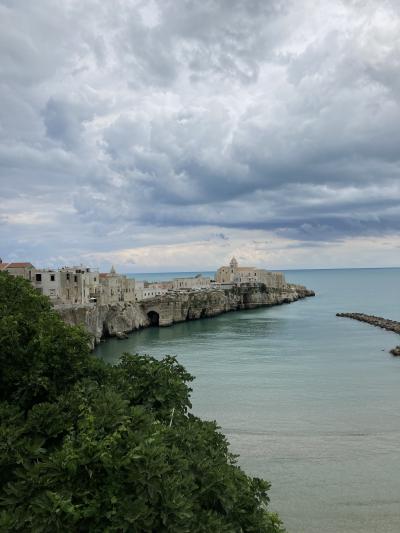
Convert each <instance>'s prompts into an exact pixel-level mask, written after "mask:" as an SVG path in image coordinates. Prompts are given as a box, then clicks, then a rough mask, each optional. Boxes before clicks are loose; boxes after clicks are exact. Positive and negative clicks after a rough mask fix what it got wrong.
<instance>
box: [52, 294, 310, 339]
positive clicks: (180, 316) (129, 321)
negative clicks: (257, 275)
mask: <svg viewBox="0 0 400 533" xmlns="http://www.w3.org/2000/svg"><path fill="white" fill-rule="evenodd" d="M307 296H314V292H313V291H309V290H308V289H306V288H305V287H303V286H300V285H288V286H286V287H284V288H282V289H271V288H265V287H262V286H261V287H260V286H258V287H245V286H242V287H232V288H230V289H211V290H208V291H190V292H189V291H188V292H186V291H182V292H176V293H171V294H165V295H163V296H158V297H156V298H152V299H151V300H145V301H143V302H138V303H129V304H124V303H119V304H113V305H88V306H83V305H80V306H61V307H58V308H56V310H57V311H58V313H59V314H60V315H61V317H62V318H63V320H65V322H67V323H68V324H72V325H78V324H80V325H83V326H84V327H85V329H86V330H87V331H88V332H89V333H90V334H91V336H92V338H93V346H94V345H95V344H97V343H99V342H100V340H101V339H102V338H103V337H108V336H121V335H123V334H124V333H129V332H131V331H134V330H137V329H139V328H142V327H148V326H151V325H155V326H170V325H172V324H174V323H176V322H183V321H185V320H196V319H199V318H205V317H212V316H216V315H220V314H221V313H226V312H228V311H237V310H240V309H254V308H256V307H261V306H271V305H280V304H283V303H291V302H294V301H296V300H299V299H300V298H305V297H307Z"/></svg>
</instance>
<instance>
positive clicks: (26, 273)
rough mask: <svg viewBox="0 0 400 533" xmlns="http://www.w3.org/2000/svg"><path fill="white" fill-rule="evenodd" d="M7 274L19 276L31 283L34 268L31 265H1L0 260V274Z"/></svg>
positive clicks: (0, 261)
mask: <svg viewBox="0 0 400 533" xmlns="http://www.w3.org/2000/svg"><path fill="white" fill-rule="evenodd" d="M1 271H3V272H8V273H9V274H10V275H11V276H20V277H21V278H24V279H27V280H28V281H31V280H32V278H33V273H34V271H35V267H34V266H33V265H32V263H3V262H2V260H1V259H0V272H1Z"/></svg>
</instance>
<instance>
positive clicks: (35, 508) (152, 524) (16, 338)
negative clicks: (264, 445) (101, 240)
mask: <svg viewBox="0 0 400 533" xmlns="http://www.w3.org/2000/svg"><path fill="white" fill-rule="evenodd" d="M0 350H1V351H0V365H1V367H0V370H1V374H0V530H1V531H17V532H18V531H21V532H22V531H23V532H25V531H33V532H38V533H39V532H57V531H90V532H97V531H98V532H100V531H110V532H112V531H115V532H116V531H118V532H120V531H129V532H150V531H151V532H174V533H175V532H177V533H179V532H182V533H183V532H204V533H206V532H207V533H208V532H222V533H223V532H226V533H228V532H229V533H230V532H257V533H258V532H260V533H263V532H265V533H277V532H281V531H283V529H282V527H281V523H280V521H279V519H278V518H277V517H276V516H275V515H273V514H271V513H269V512H268V510H267V505H268V502H269V499H268V494H267V491H268V489H269V484H268V483H267V482H265V481H262V480H260V479H257V478H250V477H248V476H247V475H246V474H245V473H244V472H243V471H242V470H241V469H240V468H239V466H238V465H237V464H236V461H235V457H234V456H233V455H232V454H231V453H230V452H229V449H228V443H227V441H226V439H225V437H224V436H223V435H222V434H221V433H220V432H219V431H218V428H217V426H216V425H215V423H214V422H206V421H203V420H201V419H199V418H197V417H195V416H193V415H192V414H190V413H189V409H190V407H191V405H190V400H189V395H190V391H191V389H190V388H189V383H190V381H191V380H192V377H191V376H190V374H188V373H187V372H186V370H185V369H184V368H183V367H182V366H181V365H180V364H179V363H178V362H177V361H176V359H175V358H173V357H165V358H164V359H163V360H162V361H158V360H156V359H153V358H151V357H149V356H138V355H136V356H133V355H128V354H126V355H124V356H123V357H122V358H121V361H120V363H119V364H118V365H117V366H115V367H111V366H108V365H106V364H105V363H103V362H100V361H98V360H97V359H95V358H94V357H93V356H92V355H91V354H90V351H89V348H88V338H87V336H86V335H85V333H84V332H83V331H82V330H81V329H79V328H72V327H69V326H67V325H65V324H64V323H63V322H62V321H61V319H60V318H59V317H58V315H57V314H56V313H54V312H53V311H52V309H51V307H50V305H49V303H48V301H47V299H46V298H44V297H42V296H40V295H39V294H37V293H36V292H35V291H34V290H33V289H32V288H31V287H30V285H29V284H28V283H27V282H25V281H24V280H22V279H18V278H12V277H10V276H8V275H6V274H2V273H0Z"/></svg>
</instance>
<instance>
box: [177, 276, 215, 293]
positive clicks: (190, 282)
mask: <svg viewBox="0 0 400 533" xmlns="http://www.w3.org/2000/svg"><path fill="white" fill-rule="evenodd" d="M210 286H211V278H207V277H204V276H202V275H201V274H197V276H195V277H194V278H174V279H173V280H172V288H173V289H174V290H181V289H203V288H205V289H207V288H210Z"/></svg>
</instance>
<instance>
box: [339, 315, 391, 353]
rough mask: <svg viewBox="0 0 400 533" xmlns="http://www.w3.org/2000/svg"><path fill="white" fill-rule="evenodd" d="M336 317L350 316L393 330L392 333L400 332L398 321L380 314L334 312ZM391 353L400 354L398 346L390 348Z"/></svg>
mask: <svg viewBox="0 0 400 533" xmlns="http://www.w3.org/2000/svg"><path fill="white" fill-rule="evenodd" d="M336 316H338V317H344V318H352V319H353V320H358V321H359V322H365V323H366V324H370V325H371V326H376V327H378V328H382V329H386V330H387V331H393V333H399V334H400V322H397V320H389V319H387V318H382V317H381V316H375V315H366V314H365V313H336ZM390 353H391V354H392V355H396V356H400V346H396V348H393V349H392V350H390Z"/></svg>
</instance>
